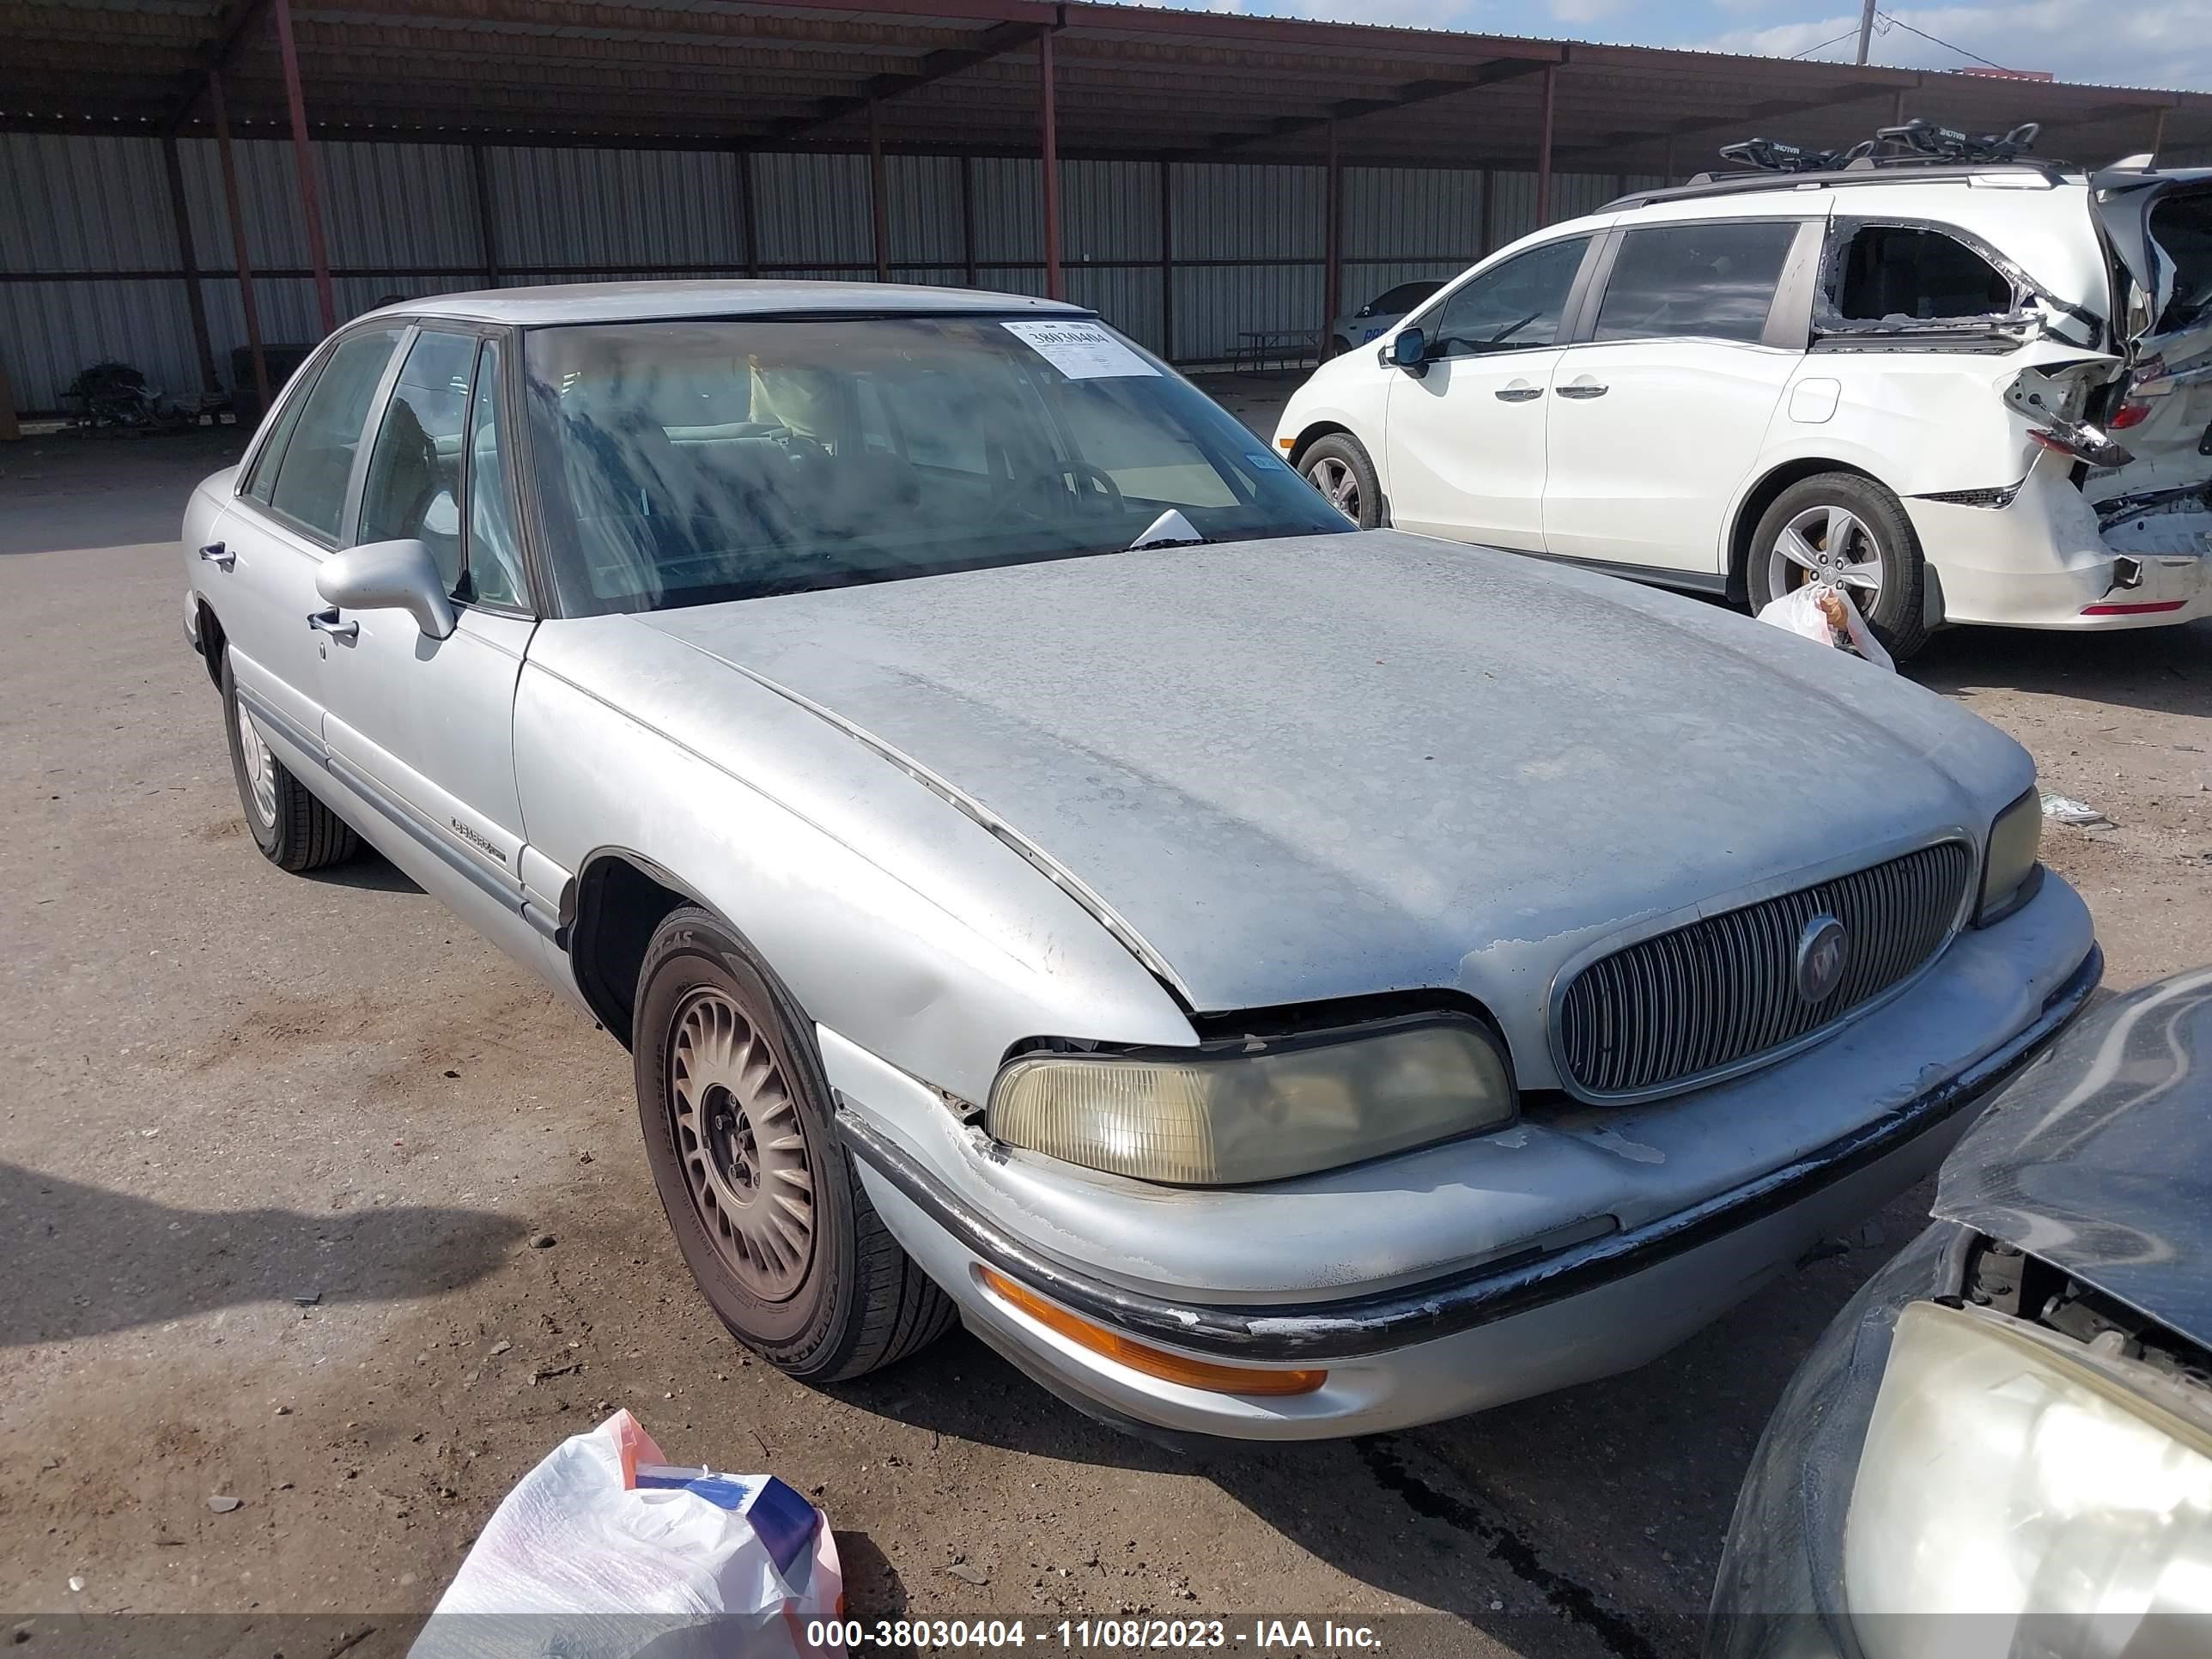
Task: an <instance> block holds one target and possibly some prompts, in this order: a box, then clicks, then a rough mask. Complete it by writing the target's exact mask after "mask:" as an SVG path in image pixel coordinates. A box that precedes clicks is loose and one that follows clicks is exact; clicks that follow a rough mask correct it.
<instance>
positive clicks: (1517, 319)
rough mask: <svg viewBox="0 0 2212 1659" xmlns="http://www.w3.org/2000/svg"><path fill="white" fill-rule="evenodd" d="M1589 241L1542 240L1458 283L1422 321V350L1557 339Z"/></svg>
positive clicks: (1436, 352) (1485, 348)
mask: <svg viewBox="0 0 2212 1659" xmlns="http://www.w3.org/2000/svg"><path fill="white" fill-rule="evenodd" d="M1589 240H1590V239H1589V237H1587V236H1571V237H1569V238H1567V239H1565V240H1563V241H1557V242H1547V243H1546V244H1544V246H1541V247H1534V248H1530V249H1529V250H1528V252H1526V253H1522V254H1518V255H1516V256H1515V257H1514V258H1510V259H1508V260H1507V261H1506V262H1505V263H1504V264H1502V265H1500V266H1498V268H1497V269H1496V270H1486V271H1485V272H1483V274H1482V275H1481V276H1477V277H1476V278H1474V281H1472V282H1469V283H1462V284H1461V285H1460V286H1459V287H1458V288H1457V289H1455V290H1454V291H1453V292H1452V294H1451V295H1450V297H1449V298H1448V299H1447V300H1445V301H1444V302H1443V306H1442V307H1441V308H1440V309H1438V310H1437V313H1435V319H1434V320H1433V322H1429V323H1428V333H1429V343H1428V355H1429V356H1431V357H1472V356H1478V355H1480V354H1482V353H1485V352H1492V351H1529V350H1534V349H1535V348H1537V347H1539V346H1547V345H1554V344H1557V343H1558V342H1559V323H1560V320H1561V319H1563V318H1564V317H1565V314H1566V309H1567V296H1568V295H1570V294H1571V293H1572V292H1573V291H1574V286H1575V273H1576V272H1577V270H1581V269H1582V263H1583V253H1584V252H1586V251H1588V249H1589ZM1424 320H1426V319H1424Z"/></svg>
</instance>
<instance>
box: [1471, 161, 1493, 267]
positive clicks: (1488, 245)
mask: <svg viewBox="0 0 2212 1659" xmlns="http://www.w3.org/2000/svg"><path fill="white" fill-rule="evenodd" d="M1479 234H1480V241H1479V242H1478V243H1477V245H1476V247H1475V250H1474V257H1475V258H1478V259H1486V258H1489V257H1490V250H1491V249H1492V248H1494V247H1496V246H1498V173H1497V172H1496V170H1495V169H1493V168H1491V167H1485V168H1483V170H1482V229H1481V231H1480V233H1479Z"/></svg>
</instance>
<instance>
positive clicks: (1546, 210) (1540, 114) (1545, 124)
mask: <svg viewBox="0 0 2212 1659" xmlns="http://www.w3.org/2000/svg"><path fill="white" fill-rule="evenodd" d="M280 3H281V0H280ZM1558 102H1559V70H1557V69H1556V68H1554V67H1553V65H1551V64H1546V65H1545V66H1544V94H1543V100H1542V101H1541V103H1539V104H1538V105H1537V106H1536V228H1537V229H1539V230H1541V229H1542V228H1544V227H1545V226H1546V225H1548V224H1550V223H1551V222H1552V116H1553V110H1554V107H1555V106H1556V105H1557V104H1558Z"/></svg>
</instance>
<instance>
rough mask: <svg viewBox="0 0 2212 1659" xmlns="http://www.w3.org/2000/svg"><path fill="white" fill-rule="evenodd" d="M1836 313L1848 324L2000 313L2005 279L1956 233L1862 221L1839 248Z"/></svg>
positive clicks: (2008, 307) (2007, 293)
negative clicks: (1869, 223) (1953, 234)
mask: <svg viewBox="0 0 2212 1659" xmlns="http://www.w3.org/2000/svg"><path fill="white" fill-rule="evenodd" d="M1835 306H1836V311H1837V313H1838V315H1840V316H1841V317H1842V318H1843V319H1844V320H1845V321H1847V322H1859V323H1880V322H1887V321H1891V320H1900V321H1909V322H1928V321H1931V320H1933V319H1937V318H1951V317H2002V316H2006V315H2008V314H2009V313H2011V311H2012V309H2013V291H2012V283H2011V280H2010V279H2009V278H2008V277H2007V276H2004V275H2003V274H2002V273H2001V272H2000V271H1999V270H1997V269H1996V266H1994V265H1992V264H1990V262H1989V261H1988V260H1987V259H1984V258H1983V257H1982V256H1981V255H1980V254H1978V253H1977V252H1974V250H1973V249H1972V248H1970V247H1968V246H1966V244H1965V243H1964V242H1962V241H1960V240H1959V239H1958V238H1957V237H1955V236H1947V235H1945V234H1943V233H1942V231H1940V230H1934V229H1929V228H1925V227H1922V226H1917V225H1862V226H1860V227H1859V228H1858V229H1857V230H1856V231H1855V232H1853V233H1852V234H1851V240H1850V242H1849V243H1847V244H1846V245H1845V246H1844V250H1843V258H1842V261H1841V264H1840V266H1839V268H1838V273H1837V277H1836V293H1835Z"/></svg>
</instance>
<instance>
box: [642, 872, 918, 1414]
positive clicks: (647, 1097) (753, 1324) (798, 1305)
mask: <svg viewBox="0 0 2212 1659" xmlns="http://www.w3.org/2000/svg"><path fill="white" fill-rule="evenodd" d="M635 1007H636V1014H635V1018H634V1019H633V1021H632V1024H631V1033H632V1056H633V1060H634V1064H635V1073H636V1084H637V1109H638V1119H639V1123H640V1126H641V1127H642V1129H643V1130H644V1133H645V1150H646V1158H647V1162H648V1163H650V1164H651V1165H652V1168H653V1185H654V1186H655V1188H658V1189H659V1194H660V1202H661V1207H662V1208H663V1209H664V1210H665V1211H666V1212H667V1214H668V1222H669V1225H670V1226H671V1228H672V1229H673V1230H674V1231H675V1234H676V1243H677V1246H678V1249H681V1250H682V1251H683V1253H684V1265H685V1266H686V1267H690V1270H691V1277H692V1278H693V1279H695V1280H696V1281H697V1283H698V1285H699V1288H700V1290H701V1291H702V1292H703V1293H704V1294H705V1296H706V1297H707V1302H708V1305H709V1306H710V1307H712V1308H713V1309H714V1312H715V1315H716V1316H718V1317H719V1318H720V1320H721V1322H722V1323H723V1324H725V1325H726V1326H727V1327H728V1328H729V1329H730V1331H731V1333H732V1334H733V1335H734V1336H736V1337H737V1339H738V1340H739V1341H741V1342H743V1343H744V1344H745V1346H748V1347H750V1348H751V1349H753V1350H755V1351H756V1352H758V1353H759V1354H760V1355H761V1357H762V1358H764V1359H766V1360H767V1361H768V1362H769V1364H772V1365H774V1366H775V1367H776V1368H777V1369H778V1370H781V1371H785V1372H787V1373H788V1374H789V1375H791V1376H796V1377H803V1378H805V1379H807V1380H809V1381H811V1382H817V1383H834V1382H841V1381H843V1380H845V1379H846V1378H848V1377H855V1376H862V1375H864V1374H865V1373H866V1372H869V1371H872V1370H878V1369H879V1368H880V1367H882V1366H884V1365H888V1364H892V1363H893V1362H894V1361H896V1360H900V1359H903V1358H906V1357H907V1356H908V1355H909V1354H911V1353H915V1352H918V1351H919V1350H921V1349H922V1348H924V1347H927V1346H928V1345H929V1344H930V1343H932V1342H933V1341H935V1340H937V1339H938V1338H939V1336H941V1335H943V1334H945V1331H946V1330H947V1329H949V1328H951V1324H952V1322H953V1318H954V1314H955V1309H954V1307H953V1304H952V1302H951V1298H950V1297H947V1296H946V1295H945V1292H944V1291H940V1290H939V1289H938V1287H937V1286H936V1285H935V1284H934V1283H933V1282H932V1281H931V1279H930V1278H929V1276H928V1275H927V1273H923V1272H922V1271H921V1268H920V1267H916V1266H915V1263H914V1261H913V1260H912V1259H911V1258H910V1257H909V1256H908V1255H907V1254H906V1252H905V1251H904V1250H902V1249H900V1248H899V1245H898V1242H897V1240H896V1239H894V1238H893V1237H891V1235H890V1230H889V1229H888V1228H886V1227H885V1226H884V1224H883V1221H882V1219H881V1218H879V1217H878V1215H877V1214H876V1210H875V1206H873V1205H872V1204H871V1203H870V1202H869V1201H868V1194H867V1192H866V1189H865V1188H863V1187H862V1186H861V1184H860V1176H859V1173H858V1172H857V1171H856V1170H854V1167H853V1164H852V1160H851V1159H850V1158H848V1156H847V1155H846V1152H845V1150H844V1147H843V1146H842V1143H841V1142H840V1141H839V1139H838V1137H837V1133H836V1126H835V1123H834V1122H833V1121H832V1108H831V1104H830V1093H829V1081H828V1079H826V1078H825V1077H824V1076H823V1071H822V1060H821V1056H820V1054H818V1053H817V1050H816V1048H815V1046H814V1042H813V1038H812V1036H811V1032H812V1027H811V1024H809V1022H808V1021H807V1019H806V1017H805V1014H804V1012H802V1011H801V1010H800V1009H799V1007H798V1006H797V1004H796V1003H795V1002H794V1001H793V999H792V997H791V995H790V994H789V993H788V992H787V991H786V990H785V989H784V988H783V986H782V983H781V981H779V980H777V979H776V978H775V975H773V974H772V973H771V972H770V971H769V969H768V967H767V964H765V963H763V962H762V961H761V960H760V959H759V957H757V956H756V955H755V954H754V953H753V951H751V949H750V947H749V946H747V945H745V943H744V941H743V940H742V939H738V937H737V935H736V934H735V933H733V932H732V930H731V929H730V928H729V927H726V925H725V924H724V923H723V922H722V921H720V919H719V918H717V917H716V916H715V915H714V914H713V913H712V912H710V911H708V910H704V909H701V908H697V907H696V906H688V905H687V906H685V907H684V908H680V909H678V910H675V911H673V912H671V914H670V915H668V917H667V918H666V920H665V921H662V922H661V924H660V926H659V927H658V928H656V929H654V931H653V939H652V942H651V943H650V944H648V945H647V946H646V951H645V960H644V962H643V963H642V964H641V966H640V968H639V969H638V980H637V999H636V1003H635Z"/></svg>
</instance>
